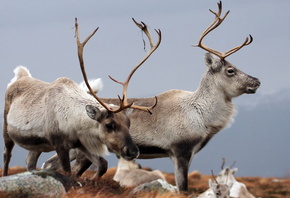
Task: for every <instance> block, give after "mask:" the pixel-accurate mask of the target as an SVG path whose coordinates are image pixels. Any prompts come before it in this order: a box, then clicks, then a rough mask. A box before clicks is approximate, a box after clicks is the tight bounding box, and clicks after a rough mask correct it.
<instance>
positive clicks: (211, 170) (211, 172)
mask: <svg viewBox="0 0 290 198" xmlns="http://www.w3.org/2000/svg"><path fill="white" fill-rule="evenodd" d="M211 176H212V178H213V180H214V181H215V183H216V184H218V182H217V180H216V178H215V177H214V174H213V170H211Z"/></svg>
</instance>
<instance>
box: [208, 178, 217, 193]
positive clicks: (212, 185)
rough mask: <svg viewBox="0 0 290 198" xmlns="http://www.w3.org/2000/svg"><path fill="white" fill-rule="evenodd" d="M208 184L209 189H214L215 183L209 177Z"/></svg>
mask: <svg viewBox="0 0 290 198" xmlns="http://www.w3.org/2000/svg"><path fill="white" fill-rule="evenodd" d="M208 186H209V188H210V189H212V190H214V189H215V187H216V184H215V182H214V181H212V180H211V179H209V180H208Z"/></svg>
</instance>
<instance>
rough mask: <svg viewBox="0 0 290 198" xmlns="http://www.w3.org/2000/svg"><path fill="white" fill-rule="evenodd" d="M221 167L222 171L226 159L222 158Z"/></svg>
mask: <svg viewBox="0 0 290 198" xmlns="http://www.w3.org/2000/svg"><path fill="white" fill-rule="evenodd" d="M222 161H223V162H222V166H221V169H222V170H223V169H224V166H225V163H226V159H225V158H224V157H223V158H222Z"/></svg>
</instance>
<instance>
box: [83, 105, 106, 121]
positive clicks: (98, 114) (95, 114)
mask: <svg viewBox="0 0 290 198" xmlns="http://www.w3.org/2000/svg"><path fill="white" fill-rule="evenodd" d="M86 111H87V114H88V116H89V117H90V118H92V119H93V120H97V121H101V120H102V119H103V118H104V117H105V116H106V115H105V114H106V113H105V112H107V111H101V110H100V109H99V108H98V107H95V106H93V105H87V106H86Z"/></svg>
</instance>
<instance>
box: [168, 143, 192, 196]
mask: <svg viewBox="0 0 290 198" xmlns="http://www.w3.org/2000/svg"><path fill="white" fill-rule="evenodd" d="M184 146H185V145H182V144H180V145H178V146H177V147H175V149H174V150H173V156H170V158H171V159H172V161H173V163H174V173H175V182H176V186H177V188H178V190H179V192H187V191H188V169H189V165H190V160H191V156H192V152H191V151H192V149H184Z"/></svg>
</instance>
